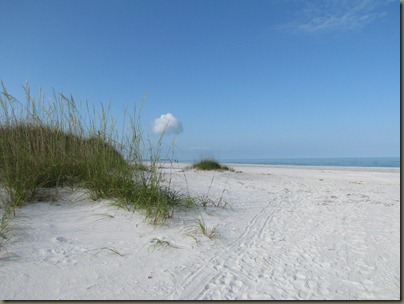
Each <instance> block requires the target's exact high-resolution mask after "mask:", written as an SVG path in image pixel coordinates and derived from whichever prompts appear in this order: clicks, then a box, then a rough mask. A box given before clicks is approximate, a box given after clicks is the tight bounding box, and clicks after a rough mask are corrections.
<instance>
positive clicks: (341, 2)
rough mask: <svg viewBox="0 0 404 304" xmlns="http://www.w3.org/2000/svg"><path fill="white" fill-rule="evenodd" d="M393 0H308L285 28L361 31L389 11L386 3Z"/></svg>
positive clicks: (308, 30)
mask: <svg viewBox="0 0 404 304" xmlns="http://www.w3.org/2000/svg"><path fill="white" fill-rule="evenodd" d="M391 2H392V1H391V0H349V1H347V0H326V1H319V2H314V1H308V2H307V3H306V4H305V6H304V7H303V9H302V10H301V11H300V12H299V13H298V14H297V15H296V19H295V20H294V21H292V22H289V23H287V24H284V26H283V28H284V29H288V30H295V31H299V32H305V33H319V32H330V31H339V30H361V29H362V28H364V27H365V26H366V25H368V24H370V23H372V22H374V21H375V20H377V19H380V18H383V17H384V16H385V15H386V13H385V12H384V10H383V8H382V7H383V6H385V5H387V4H390V3H391Z"/></svg>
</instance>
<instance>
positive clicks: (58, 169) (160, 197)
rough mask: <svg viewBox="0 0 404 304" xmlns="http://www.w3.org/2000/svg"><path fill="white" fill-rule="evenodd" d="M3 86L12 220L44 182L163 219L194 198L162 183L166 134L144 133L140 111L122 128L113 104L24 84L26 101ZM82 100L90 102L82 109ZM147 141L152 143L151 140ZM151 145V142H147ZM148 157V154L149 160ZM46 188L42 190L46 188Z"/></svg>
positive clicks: (2, 133)
mask: <svg viewBox="0 0 404 304" xmlns="http://www.w3.org/2000/svg"><path fill="white" fill-rule="evenodd" d="M1 86H2V91H1V92H0V188H3V189H4V190H5V191H6V195H5V197H3V196H2V198H1V200H2V205H3V212H2V213H3V215H2V221H3V222H4V221H6V220H7V219H8V218H9V217H10V216H11V215H13V214H14V215H15V210H16V209H17V208H19V207H21V206H23V205H24V204H26V203H30V202H34V201H37V200H39V194H40V193H41V190H42V189H50V188H52V189H57V188H59V187H66V186H68V187H76V188H84V189H88V190H89V191H90V194H91V198H93V199H94V200H98V199H111V200H112V201H113V202H114V204H116V205H118V206H120V207H124V208H126V209H128V210H131V211H134V210H139V211H142V212H144V213H145V215H146V217H147V218H148V219H150V222H152V223H154V224H157V223H161V222H164V221H165V220H166V219H169V218H171V217H172V216H173V213H174V211H175V210H178V209H183V208H191V207H193V206H194V205H195V200H194V199H193V198H191V197H188V196H186V195H182V194H181V192H180V191H174V190H173V189H171V188H170V187H169V186H167V185H166V184H164V175H163V174H162V173H161V172H160V170H159V160H160V153H161V150H160V147H161V142H162V136H164V134H162V136H161V138H160V140H159V142H158V144H157V148H152V145H151V143H150V141H146V140H144V139H143V131H142V129H141V125H140V112H141V109H142V107H143V104H144V100H142V103H141V106H140V111H138V110H137V107H136V106H135V109H134V115H133V116H130V117H129V118H128V117H127V116H128V115H127V112H126V111H125V118H124V122H125V121H126V120H128V121H129V125H128V126H124V129H123V131H122V134H118V128H117V127H116V123H115V120H114V119H113V117H112V116H111V115H110V105H108V107H105V106H104V105H103V104H100V106H99V108H97V109H96V108H95V107H92V108H91V107H90V106H89V104H88V103H87V102H86V103H85V105H84V106H83V105H82V104H80V105H81V107H80V105H79V104H78V103H77V102H76V101H75V100H74V98H73V97H72V96H70V97H67V96H65V95H63V94H62V93H56V92H53V96H52V98H50V99H45V94H44V93H42V92H41V94H40V97H39V98H34V97H33V96H32V95H31V92H30V88H29V86H28V84H26V85H25V86H23V90H24V93H25V96H26V98H25V102H20V101H19V100H17V99H16V98H14V97H13V96H12V95H11V94H9V93H8V92H7V90H6V87H5V86H4V84H3V83H1ZM83 107H84V110H83ZM147 146H149V147H147ZM144 147H147V148H144ZM143 159H148V160H149V161H148V163H147V165H146V164H145V163H144V162H143ZM42 192H43V191H42Z"/></svg>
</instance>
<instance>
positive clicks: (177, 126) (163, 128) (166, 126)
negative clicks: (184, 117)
mask: <svg viewBox="0 0 404 304" xmlns="http://www.w3.org/2000/svg"><path fill="white" fill-rule="evenodd" d="M182 131H183V128H182V123H181V122H180V121H179V120H178V119H177V118H175V117H174V115H173V114H171V113H167V114H163V115H161V116H160V117H159V118H156V119H155V120H154V122H153V132H154V133H156V134H162V133H163V132H165V133H166V134H180V133H182Z"/></svg>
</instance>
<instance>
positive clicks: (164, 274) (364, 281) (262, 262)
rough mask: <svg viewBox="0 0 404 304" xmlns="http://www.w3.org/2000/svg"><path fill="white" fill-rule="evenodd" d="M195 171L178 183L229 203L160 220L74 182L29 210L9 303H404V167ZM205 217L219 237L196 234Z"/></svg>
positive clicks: (15, 224) (4, 286)
mask: <svg viewBox="0 0 404 304" xmlns="http://www.w3.org/2000/svg"><path fill="white" fill-rule="evenodd" d="M183 167H184V164H176V165H175V168H174V169H172V170H168V169H166V170H165V171H167V172H168V173H169V172H171V179H172V185H173V186H174V187H175V188H177V189H184V190H185V191H189V192H190V194H191V195H194V196H202V195H207V194H208V193H209V197H210V198H212V199H219V198H220V197H221V196H222V195H223V199H224V200H225V201H226V202H228V205H227V206H226V208H224V209H222V208H217V207H209V208H207V209H201V210H200V212H188V213H176V214H175V218H174V219H173V220H172V221H170V222H168V223H167V224H166V225H164V226H162V227H161V226H157V227H155V226H152V225H150V224H149V223H147V221H145V219H144V216H143V215H141V214H139V213H131V212H128V211H125V210H122V209H117V208H116V207H112V206H110V205H108V201H104V202H92V201H91V200H89V199H88V198H86V196H85V195H83V193H81V192H80V191H78V192H77V191H76V192H74V193H69V191H68V190H66V189H64V190H63V191H62V192H63V193H64V196H62V199H60V200H58V201H56V202H54V203H53V204H49V203H35V204H31V205H27V206H25V207H23V208H22V209H20V210H18V211H17V214H16V217H15V218H14V219H13V220H12V221H11V222H10V224H11V227H12V233H13V234H14V235H15V236H16V237H15V238H14V239H13V240H11V241H10V242H9V243H8V244H7V246H6V249H7V251H4V250H3V251H2V252H1V255H0V281H1V285H0V299H7V300H18V299H20V300H21V299H66V300H67V299H69V300H70V299H89V300H90V299H91V300H93V299H114V300H118V299H187V300H192V299H268V300H269V299H330V300H335V299H372V300H376V299H378V300H381V299H386V300H392V299H395V300H398V299H400V172H399V169H360V168H356V169H355V168H349V169H346V168H345V169H344V168H305V167H300V168H298V167H279V166H259V165H233V168H234V169H236V170H240V171H242V173H235V172H196V171H185V172H182V168H183ZM212 179H213V183H212ZM211 184H212V185H211ZM210 185H211V186H210ZM224 189H225V191H223V190H224ZM63 193H62V194H63ZM201 216H203V218H204V220H205V222H206V224H207V225H208V227H209V228H212V227H214V226H216V225H218V227H217V231H218V233H219V235H217V236H216V237H215V238H213V239H208V238H207V237H205V236H203V235H202V234H201V233H196V232H192V231H191V233H193V235H194V237H195V238H196V240H197V241H195V239H193V238H191V237H186V236H185V235H186V233H187V231H188V232H189V231H190V229H191V228H190V227H192V225H194V224H195V221H196V218H198V217H199V218H200V217H201ZM156 238H158V239H160V240H161V241H168V242H170V244H171V245H173V246H175V247H166V248H164V247H158V246H155V247H153V239H156ZM118 253H119V254H118Z"/></svg>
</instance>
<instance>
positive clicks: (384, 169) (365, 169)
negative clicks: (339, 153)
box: [146, 162, 401, 173]
mask: <svg viewBox="0 0 404 304" xmlns="http://www.w3.org/2000/svg"><path fill="white" fill-rule="evenodd" d="M146 163H147V162H146ZM220 163H221V164H222V165H226V166H230V167H232V168H235V167H241V168H243V167H244V168H248V167H252V168H261V167H262V168H277V169H308V170H333V171H357V172H361V171H363V172H390V173H400V170H401V169H400V167H398V168H397V167H354V166H308V165H271V164H240V163H231V162H220ZM161 164H170V165H171V164H172V165H183V166H184V167H188V166H191V165H192V164H193V163H192V162H172V163H170V162H162V163H161Z"/></svg>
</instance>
